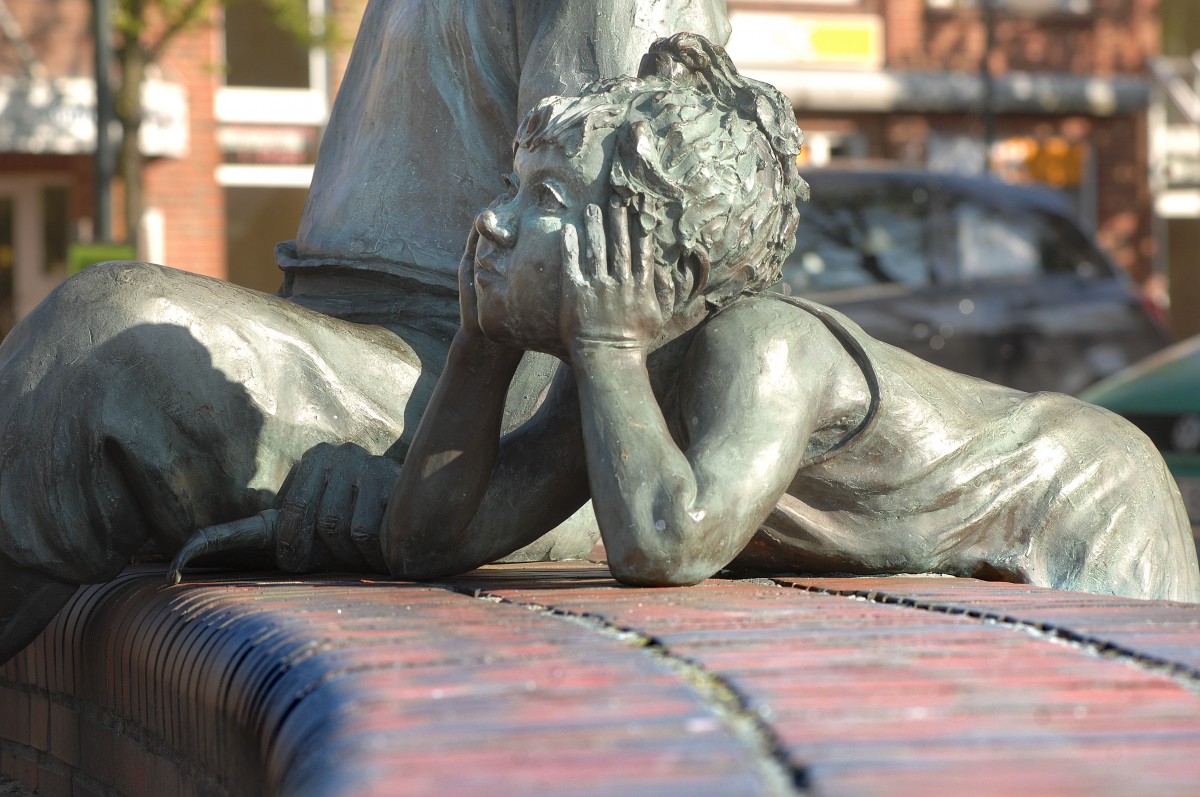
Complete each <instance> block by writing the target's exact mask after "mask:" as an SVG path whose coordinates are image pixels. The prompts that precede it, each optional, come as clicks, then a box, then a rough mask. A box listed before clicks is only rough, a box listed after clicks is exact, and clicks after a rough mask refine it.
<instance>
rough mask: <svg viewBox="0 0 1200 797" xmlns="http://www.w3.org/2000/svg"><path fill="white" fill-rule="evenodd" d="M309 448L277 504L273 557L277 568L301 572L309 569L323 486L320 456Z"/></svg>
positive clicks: (294, 469) (317, 448) (323, 479)
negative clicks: (278, 506) (275, 540)
mask: <svg viewBox="0 0 1200 797" xmlns="http://www.w3.org/2000/svg"><path fill="white" fill-rule="evenodd" d="M323 445H324V444H321V446H317V447H316V448H314V449H312V450H310V451H309V452H308V453H307V454H305V455H304V457H303V458H302V459H301V460H300V461H299V462H298V463H297V464H296V466H295V467H294V468H293V469H292V473H291V474H290V475H289V476H288V480H287V481H288V483H287V490H286V491H285V493H284V496H283V503H282V505H281V506H280V508H279V537H278V540H279V541H278V543H277V544H276V548H275V560H276V564H278V565H279V569H281V570H285V571H288V572H291V573H304V572H307V571H308V570H309V569H311V567H312V564H313V560H314V553H313V545H314V543H315V541H316V534H317V509H318V506H317V502H318V501H319V500H320V496H321V491H322V489H324V486H325V467H324V464H323V460H324V458H323V457H320V456H316V452H318V450H319V449H320V448H321V447H322V446H323Z"/></svg>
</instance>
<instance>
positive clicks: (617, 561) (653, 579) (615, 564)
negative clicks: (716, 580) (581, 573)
mask: <svg viewBox="0 0 1200 797" xmlns="http://www.w3.org/2000/svg"><path fill="white" fill-rule="evenodd" d="M608 568H609V570H610V572H612V575H613V578H615V579H616V580H617V581H620V582H621V583H622V584H627V585H629V586H631V587H690V586H692V585H693V584H698V583H700V582H701V581H703V580H704V579H706V578H708V577H709V576H710V575H712V574H713V573H714V572H715V568H709V567H707V566H706V565H704V564H702V563H700V562H696V561H693V560H689V559H688V558H687V557H683V556H677V555H671V554H666V553H657V554H654V553H648V552H646V551H631V552H629V553H628V554H626V555H622V556H613V555H612V554H611V553H610V554H609V560H608Z"/></svg>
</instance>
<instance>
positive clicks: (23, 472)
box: [0, 263, 441, 660]
mask: <svg viewBox="0 0 1200 797" xmlns="http://www.w3.org/2000/svg"><path fill="white" fill-rule="evenodd" d="M423 363H424V365H423ZM430 363H436V366H435V367H436V368H439V369H440V367H441V357H439V356H438V352H432V351H426V352H417V351H416V350H414V349H413V347H412V346H410V345H409V344H408V343H406V342H405V341H404V340H401V339H400V338H399V337H397V336H396V335H394V334H393V333H391V332H389V331H388V330H386V329H383V328H381V327H377V326H368V325H362V324H352V323H348V322H345V321H341V320H338V319H335V318H331V317H329V316H326V315H323V314H321V313H317V312H314V311H312V310H308V309H305V308H303V307H300V306H297V305H296V304H295V303H293V302H289V301H286V300H283V299H280V298H278V297H274V296H268V295H265V294H261V293H257V292H255V291H250V290H246V289H242V288H238V287H236V286H232V285H229V284H227V283H223V282H219V281H216V280H211V279H207V278H204V277H199V276H196V275H192V274H187V273H184V272H179V271H173V270H170V269H165V268H162V267H159V266H151V265H147V264H139V263H117V264H108V265H104V266H94V267H92V268H90V269H88V270H86V271H84V272H83V273H82V274H80V275H79V276H77V277H75V278H73V279H71V280H68V281H67V282H66V283H64V285H63V286H61V287H60V288H59V289H58V290H57V291H56V292H55V293H54V294H53V295H52V296H51V297H50V298H49V299H47V301H46V302H44V303H43V304H42V305H41V306H40V307H39V308H37V309H36V310H35V311H34V312H33V313H32V314H30V316H29V317H28V318H26V319H25V320H24V321H23V322H22V323H21V324H20V325H18V327H17V328H16V329H14V330H13V332H12V333H11V334H10V335H9V337H8V338H7V339H6V340H5V341H4V343H3V345H2V346H0V579H3V581H2V582H0V583H2V588H0V624H2V627H0V660H3V659H5V658H7V657H8V656H9V655H11V654H12V653H13V652H15V651H16V650H19V649H20V648H21V647H22V646H23V645H24V644H25V643H26V642H28V641H29V639H30V638H32V636H33V635H35V634H36V632H37V630H39V629H40V628H41V627H42V626H43V625H44V624H45V622H46V621H48V620H49V619H50V617H52V616H53V614H54V612H55V611H56V610H57V608H58V607H59V606H61V604H62V603H64V602H65V601H66V600H67V599H68V598H69V597H70V595H71V594H72V592H73V589H74V586H75V585H77V584H86V583H94V582H99V581H104V580H107V579H110V578H112V577H113V576H115V575H116V574H117V573H118V572H120V570H121V569H122V568H123V567H124V566H125V565H126V564H127V563H128V562H129V560H130V557H131V556H132V555H133V554H134V553H135V552H136V551H137V550H138V549H139V548H140V547H141V546H142V545H143V544H145V543H146V542H147V541H148V540H153V541H154V542H155V543H156V545H157V547H158V548H159V549H160V550H163V551H166V552H170V551H173V550H175V549H176V548H178V546H179V545H180V544H181V543H182V542H183V541H184V540H186V539H187V538H188V536H189V535H190V534H191V533H192V532H193V531H194V530H195V529H197V528H199V527H202V526H206V525H210V524H213V523H217V522H223V521H228V520H232V519H235V518H238V517H244V516H247V515H250V514H253V513H255V512H258V511H260V510H262V509H265V508H267V507H269V506H270V504H271V502H272V500H273V498H274V495H275V491H276V489H278V487H279V485H280V484H281V483H282V481H283V479H284V477H285V476H286V474H287V472H288V470H289V469H290V468H291V466H292V464H293V463H294V462H296V461H297V460H298V459H299V458H300V457H301V455H302V454H303V453H304V452H305V451H306V450H307V449H309V448H311V447H312V446H314V445H316V444H317V443H320V442H343V441H352V442H355V443H358V444H359V445H362V446H363V447H365V448H367V449H368V450H370V451H371V452H373V453H383V452H385V451H387V450H388V449H389V448H393V450H395V448H394V444H395V443H396V442H397V440H398V439H400V440H401V441H402V442H403V441H404V440H406V439H407V437H408V436H409V435H411V433H412V431H413V429H411V428H408V426H407V424H406V420H405V419H406V412H409V417H412V414H411V410H410V409H409V405H410V402H411V403H412V404H415V405H416V406H417V408H418V410H417V413H418V414H419V408H423V407H424V405H425V403H426V402H427V400H428V395H429V393H430V392H431V391H432V388H433V385H434V383H435V381H436V378H437V373H436V372H433V373H430V372H429V370H428V369H429V365H430ZM402 447H403V446H401V448H402Z"/></svg>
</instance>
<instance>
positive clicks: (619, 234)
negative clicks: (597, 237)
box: [608, 194, 634, 282]
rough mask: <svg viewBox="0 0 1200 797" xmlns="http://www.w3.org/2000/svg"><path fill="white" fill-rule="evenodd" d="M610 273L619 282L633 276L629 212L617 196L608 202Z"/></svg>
mask: <svg viewBox="0 0 1200 797" xmlns="http://www.w3.org/2000/svg"><path fill="white" fill-rule="evenodd" d="M608 244H609V261H608V262H609V273H610V274H611V275H612V277H613V278H614V279H616V281H617V282H627V281H629V280H630V279H631V278H632V277H633V276H634V272H633V263H632V262H631V261H632V260H633V251H632V247H631V244H630V241H629V211H628V210H627V209H626V207H625V203H624V202H622V201H621V199H620V197H618V196H616V195H615V194H614V195H613V196H612V197H609V200H608Z"/></svg>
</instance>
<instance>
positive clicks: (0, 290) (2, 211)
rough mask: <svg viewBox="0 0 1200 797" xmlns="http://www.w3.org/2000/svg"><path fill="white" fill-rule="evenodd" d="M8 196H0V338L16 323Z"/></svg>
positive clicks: (13, 224)
mask: <svg viewBox="0 0 1200 797" xmlns="http://www.w3.org/2000/svg"><path fill="white" fill-rule="evenodd" d="M15 204H16V203H15V202H14V201H13V200H12V198H10V197H0V338H2V337H4V336H5V335H7V334H8V332H9V330H11V329H12V328H13V324H15V323H16V320H17V313H16V306H15V302H14V298H15V297H14V291H13V266H14V265H15V263H16V213H15V210H16V208H15V207H14V206H15Z"/></svg>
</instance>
